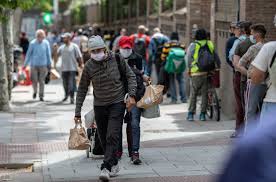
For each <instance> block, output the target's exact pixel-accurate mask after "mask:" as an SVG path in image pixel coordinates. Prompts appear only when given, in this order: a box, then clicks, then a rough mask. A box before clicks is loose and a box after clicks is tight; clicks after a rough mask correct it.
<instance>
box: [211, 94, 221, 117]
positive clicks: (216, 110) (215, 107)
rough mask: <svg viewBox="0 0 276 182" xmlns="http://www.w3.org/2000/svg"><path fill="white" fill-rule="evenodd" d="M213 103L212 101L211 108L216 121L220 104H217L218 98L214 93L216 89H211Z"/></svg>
mask: <svg viewBox="0 0 276 182" xmlns="http://www.w3.org/2000/svg"><path fill="white" fill-rule="evenodd" d="M212 96H213V99H212V101H213V103H212V108H213V117H214V119H215V120H216V121H218V122H219V121H220V104H219V99H218V96H217V93H216V90H215V89H214V90H213V94H212Z"/></svg>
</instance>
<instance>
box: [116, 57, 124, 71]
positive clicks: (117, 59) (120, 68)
mask: <svg viewBox="0 0 276 182" xmlns="http://www.w3.org/2000/svg"><path fill="white" fill-rule="evenodd" d="M115 59H116V62H117V66H118V69H119V72H120V74H121V76H125V72H124V71H123V68H122V64H121V58H120V56H119V54H115Z"/></svg>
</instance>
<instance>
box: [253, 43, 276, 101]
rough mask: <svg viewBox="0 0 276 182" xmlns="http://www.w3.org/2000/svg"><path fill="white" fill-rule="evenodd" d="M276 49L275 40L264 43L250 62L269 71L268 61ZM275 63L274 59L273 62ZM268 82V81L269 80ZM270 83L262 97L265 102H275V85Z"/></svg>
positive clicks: (262, 69) (269, 61)
mask: <svg viewBox="0 0 276 182" xmlns="http://www.w3.org/2000/svg"><path fill="white" fill-rule="evenodd" d="M275 51H276V41H273V42H269V43H267V44H265V45H264V46H263V47H262V49H261V50H260V52H259V54H258V55H257V57H256V58H255V60H254V61H253V62H252V63H251V64H252V65H253V66H254V67H256V68H258V69H259V70H261V71H263V72H265V73H266V72H269V74H270V73H271V68H270V63H271V61H272V57H273V55H274V53H275ZM274 64H276V60H275V62H274ZM269 82H270V81H269ZM268 85H270V86H269V88H268V90H267V94H266V97H265V99H264V101H265V102H276V87H275V86H274V85H271V84H270V83H269V84H268Z"/></svg>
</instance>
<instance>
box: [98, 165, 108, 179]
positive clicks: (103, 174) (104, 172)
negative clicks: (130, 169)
mask: <svg viewBox="0 0 276 182" xmlns="http://www.w3.org/2000/svg"><path fill="white" fill-rule="evenodd" d="M99 179H100V180H101V181H109V180H110V172H109V170H108V169H106V168H103V170H102V171H101V174H100V177H99Z"/></svg>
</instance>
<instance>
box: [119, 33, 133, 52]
mask: <svg viewBox="0 0 276 182" xmlns="http://www.w3.org/2000/svg"><path fill="white" fill-rule="evenodd" d="M119 47H120V48H122V49H131V48H132V47H133V43H132V41H131V39H130V37H128V36H122V37H121V38H120V40H119Z"/></svg>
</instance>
